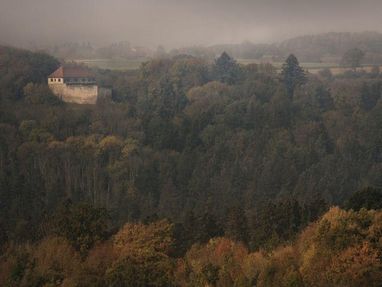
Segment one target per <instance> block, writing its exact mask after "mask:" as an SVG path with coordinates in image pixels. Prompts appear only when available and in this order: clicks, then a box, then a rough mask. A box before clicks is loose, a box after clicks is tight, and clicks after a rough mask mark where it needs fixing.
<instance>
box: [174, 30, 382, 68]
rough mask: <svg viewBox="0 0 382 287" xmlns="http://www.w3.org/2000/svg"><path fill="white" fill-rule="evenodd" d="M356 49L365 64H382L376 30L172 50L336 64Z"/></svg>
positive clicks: (381, 44)
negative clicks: (361, 55) (292, 55)
mask: <svg viewBox="0 0 382 287" xmlns="http://www.w3.org/2000/svg"><path fill="white" fill-rule="evenodd" d="M352 48H359V49H361V50H363V51H364V52H366V57H365V59H364V63H365V64H381V63H382V34H381V33H378V32H361V33H345V32H343V33H325V34H317V35H305V36H299V37H295V38H292V39H288V40H285V41H282V42H279V43H273V44H254V43H251V42H244V43H241V44H226V45H225V44H223V45H215V46H210V47H208V48H205V49H204V50H203V49H201V48H200V47H198V48H184V49H179V50H174V51H173V53H174V54H176V53H183V54H185V53H186V54H191V55H193V56H204V55H211V54H212V55H215V56H216V55H219V54H221V53H222V52H223V51H227V52H228V53H229V54H231V55H232V56H233V57H235V58H241V59H258V60H261V61H266V62H269V61H275V62H280V61H283V60H284V59H285V57H287V56H288V55H289V54H291V53H293V54H295V55H296V56H297V57H298V58H299V60H300V61H302V62H334V63H338V62H339V60H340V59H341V57H342V55H343V54H344V53H345V52H346V51H347V50H349V49H352ZM206 51H207V52H206Z"/></svg>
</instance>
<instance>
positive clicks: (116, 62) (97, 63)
mask: <svg viewBox="0 0 382 287" xmlns="http://www.w3.org/2000/svg"><path fill="white" fill-rule="evenodd" d="M148 60H149V59H146V58H141V59H136V60H129V59H76V60H74V62H76V63H80V64H84V65H87V66H89V67H91V68H99V69H109V70H121V71H127V70H137V69H139V68H140V66H141V64H142V63H143V62H145V61H148ZM237 61H238V63H240V64H243V65H248V64H259V63H261V62H260V61H259V60H256V59H238V60H237ZM272 65H273V66H275V67H276V69H278V70H279V69H281V67H282V65H283V63H282V62H273V63H272ZM301 66H302V67H303V68H304V69H305V70H307V71H309V72H310V73H312V74H317V73H318V72H319V71H321V70H323V69H329V70H330V71H331V72H332V74H333V75H339V74H343V73H344V72H346V71H348V70H350V68H343V67H340V66H339V65H338V64H336V63H309V62H305V63H304V62H302V63H301ZM373 67H374V66H371V65H365V66H363V67H360V68H357V71H365V72H367V73H370V72H372V69H373ZM379 68H380V70H382V66H380V67H379Z"/></svg>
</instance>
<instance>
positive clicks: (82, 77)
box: [48, 66, 99, 104]
mask: <svg viewBox="0 0 382 287" xmlns="http://www.w3.org/2000/svg"><path fill="white" fill-rule="evenodd" d="M48 85H49V88H50V89H51V90H52V92H53V93H54V94H55V95H56V96H57V97H59V98H60V99H62V100H63V101H64V102H68V103H76V104H95V103H96V102H97V98H98V96H99V89H98V86H97V82H96V79H95V76H94V75H93V74H92V73H91V72H90V70H89V69H87V68H86V67H82V66H61V67H60V68H58V69H57V70H56V71H54V72H53V73H52V74H51V75H49V77H48Z"/></svg>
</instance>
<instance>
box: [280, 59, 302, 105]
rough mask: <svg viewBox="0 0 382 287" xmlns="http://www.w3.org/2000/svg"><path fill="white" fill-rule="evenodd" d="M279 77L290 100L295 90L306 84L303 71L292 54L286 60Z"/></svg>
mask: <svg viewBox="0 0 382 287" xmlns="http://www.w3.org/2000/svg"><path fill="white" fill-rule="evenodd" d="M281 76H282V80H283V82H284V85H285V88H286V90H287V93H288V96H289V97H290V98H292V97H293V94H294V91H295V89H296V88H297V87H298V86H301V85H303V84H304V83H305V82H306V74H305V71H304V70H303V69H302V67H301V66H300V64H299V62H298V60H297V58H296V56H295V55H293V54H291V55H289V57H288V58H287V59H286V61H285V63H284V65H283V67H282V72H281Z"/></svg>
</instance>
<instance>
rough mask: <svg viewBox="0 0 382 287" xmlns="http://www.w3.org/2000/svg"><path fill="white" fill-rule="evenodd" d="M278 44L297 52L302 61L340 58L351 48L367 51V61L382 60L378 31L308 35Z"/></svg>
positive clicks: (280, 47)
mask: <svg viewBox="0 0 382 287" xmlns="http://www.w3.org/2000/svg"><path fill="white" fill-rule="evenodd" d="M277 46H278V48H279V50H280V51H282V52H283V53H284V54H289V53H294V54H296V55H297V56H298V57H299V58H300V60H301V61H314V62H317V61H325V59H327V58H334V59H339V58H341V57H342V55H343V54H344V53H345V52H346V51H347V50H349V49H351V48H359V49H361V50H363V51H364V52H366V58H365V62H368V63H374V62H376V61H378V63H381V61H382V34H381V33H377V32H362V33H326V34H319V35H306V36H301V37H296V38H292V39H289V40H286V41H283V42H281V43H280V44H278V45H277Z"/></svg>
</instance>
